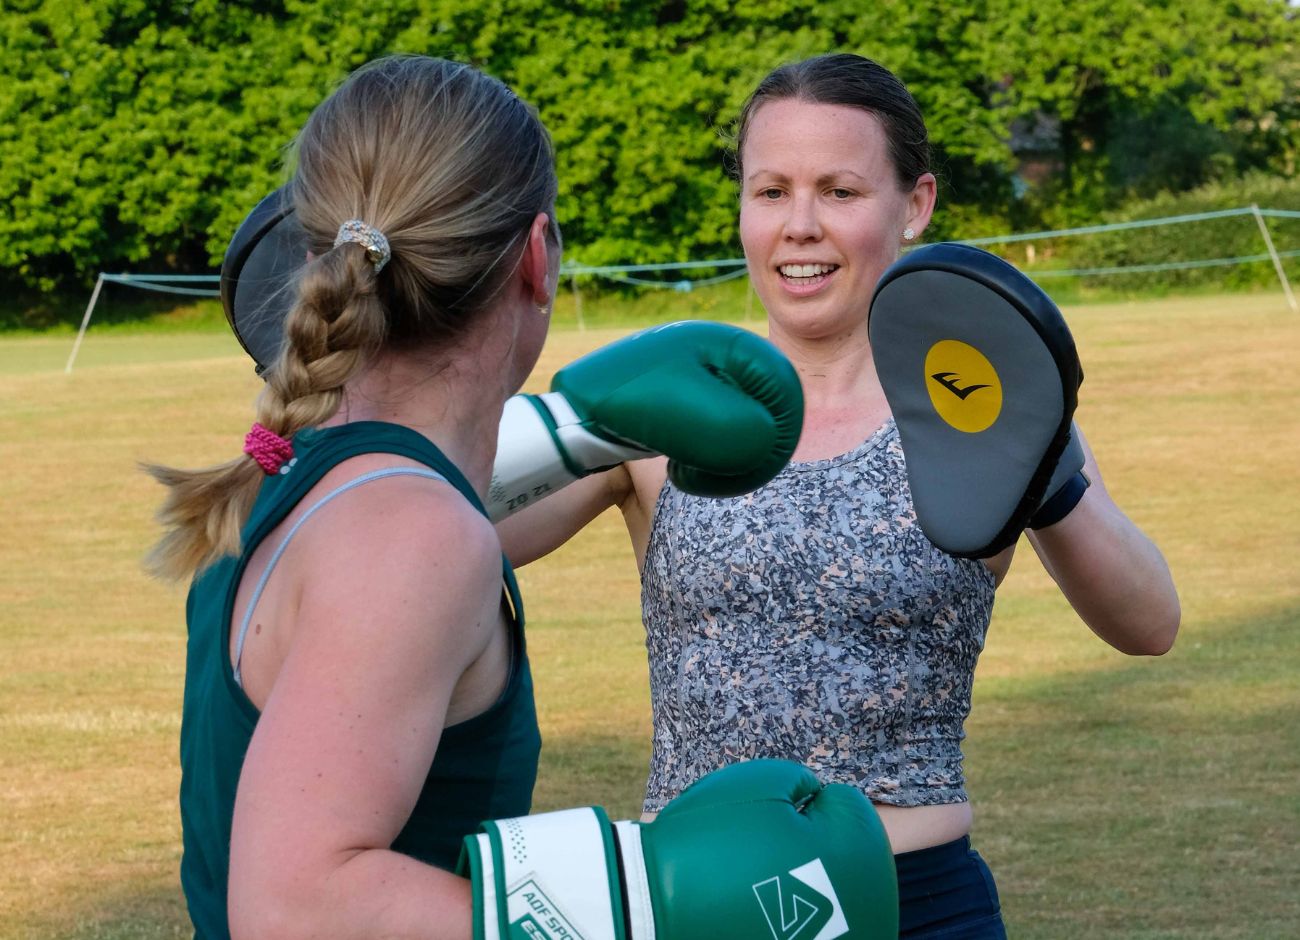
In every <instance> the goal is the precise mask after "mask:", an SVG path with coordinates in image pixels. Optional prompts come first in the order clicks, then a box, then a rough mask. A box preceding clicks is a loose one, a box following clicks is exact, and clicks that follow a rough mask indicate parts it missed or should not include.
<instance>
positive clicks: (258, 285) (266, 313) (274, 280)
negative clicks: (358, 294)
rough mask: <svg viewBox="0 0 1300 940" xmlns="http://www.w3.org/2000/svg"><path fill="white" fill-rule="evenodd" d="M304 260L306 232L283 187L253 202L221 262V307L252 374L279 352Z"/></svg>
mask: <svg viewBox="0 0 1300 940" xmlns="http://www.w3.org/2000/svg"><path fill="white" fill-rule="evenodd" d="M306 261H307V234H306V233H305V232H304V231H303V230H302V226H300V225H299V224H298V222H297V220H296V219H295V217H294V214H293V205H292V204H291V203H290V201H289V198H288V195H287V193H286V192H285V190H284V189H277V190H276V191H275V192H273V193H271V194H270V195H269V196H267V197H266V198H265V199H263V200H262V201H261V202H259V203H258V204H257V206H256V207H255V208H254V209H253V211H252V212H250V213H249V214H248V217H247V218H246V219H244V221H243V222H242V223H241V224H240V226H239V229H238V230H237V231H236V232H235V236H234V238H232V239H231V240H230V246H229V247H228V248H227V249H226V256H225V258H224V259H223V260H222V263H221V305H222V306H223V307H224V308H225V311H226V319H227V320H228V321H230V326H231V328H232V329H233V330H234V331H235V337H236V338H237V339H238V340H239V344H240V345H241V346H243V347H244V351H245V352H247V353H248V354H249V355H250V356H252V357H253V361H254V362H256V363H257V372H258V374H259V375H260V374H261V373H262V371H263V370H264V369H265V368H266V367H267V366H269V365H271V363H273V362H274V361H275V358H276V356H278V355H279V354H280V342H281V337H282V335H283V329H284V318H285V316H286V315H287V314H288V313H289V309H290V308H291V307H292V306H293V299H294V297H293V291H294V284H295V283H296V278H295V275H296V273H297V271H298V269H299V268H301V267H302V266H303V265H304V264H305V263H306Z"/></svg>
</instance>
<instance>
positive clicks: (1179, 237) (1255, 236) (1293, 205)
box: [1045, 174, 1300, 293]
mask: <svg viewBox="0 0 1300 940" xmlns="http://www.w3.org/2000/svg"><path fill="white" fill-rule="evenodd" d="M1252 204H1254V205H1258V206H1259V207H1260V208H1261V209H1285V210H1290V211H1300V180H1295V179H1283V178H1280V177H1276V176H1265V175H1262V174H1255V175H1251V176H1248V177H1245V178H1243V179H1240V180H1236V181H1233V182H1230V183H1214V184H1210V185H1208V186H1203V187H1201V188H1199V189H1195V190H1192V191H1190V192H1186V193H1178V194H1162V195H1160V196H1157V197H1156V198H1154V199H1149V200H1144V201H1142V202H1136V203H1132V204H1130V205H1128V206H1126V207H1125V208H1124V209H1123V210H1121V211H1118V212H1115V213H1112V214H1110V215H1109V216H1108V217H1107V218H1106V219H1105V221H1106V222H1131V221H1138V220H1142V219H1159V218H1167V217H1170V216H1182V215H1194V214H1199V213H1206V212H1215V211H1219V210H1224V209H1239V208H1244V207H1249V206H1250V205H1252ZM1265 223H1266V224H1267V226H1268V229H1269V232H1270V234H1271V235H1272V238H1273V243H1274V246H1275V247H1276V248H1277V250H1278V251H1279V252H1286V251H1295V250H1300V219H1278V218H1271V219H1270V218H1266V219H1265ZM1062 242H1063V245H1062V250H1061V252H1060V254H1059V256H1058V257H1057V259H1056V260H1057V262H1058V264H1059V266H1062V267H1073V268H1099V267H1112V266H1114V267H1119V266H1128V265H1146V264H1179V263H1183V262H1190V261H1199V260H1208V259H1216V258H1237V257H1248V256H1253V255H1262V254H1266V252H1267V249H1266V246H1265V243H1264V239H1263V236H1262V235H1261V234H1260V231H1259V225H1258V223H1257V222H1256V220H1255V218H1254V217H1253V216H1251V215H1242V216H1232V217H1228V218H1222V219H1210V220H1207V221H1201V222H1187V223H1180V224H1176V225H1161V226H1153V227H1149V228H1137V229H1128V230H1122V231H1116V232H1107V233H1103V234H1099V235H1085V236H1079V237H1072V238H1068V239H1063V240H1062ZM1285 268H1286V271H1287V273H1288V276H1290V277H1293V278H1296V279H1297V286H1300V257H1296V258H1289V259H1285ZM1045 283H1046V282H1045ZM1277 283H1278V281H1277V273H1276V271H1275V270H1274V268H1273V265H1272V263H1271V261H1267V260H1265V261H1260V262H1255V263H1249V264H1235V265H1229V266H1222V267H1203V268H1190V269H1182V270H1168V271H1151V272H1142V273H1137V274H1124V275H1108V276H1098V277H1086V278H1083V279H1082V286H1083V287H1084V288H1100V289H1103V290H1104V289H1115V288H1124V289H1134V288H1140V289H1141V291H1142V292H1144V293H1161V292H1165V291H1177V290H1189V289H1192V290H1196V289H1219V288H1221V289H1225V290H1241V289H1245V288H1254V287H1276V286H1277Z"/></svg>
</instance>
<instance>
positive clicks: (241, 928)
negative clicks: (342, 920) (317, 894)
mask: <svg viewBox="0 0 1300 940" xmlns="http://www.w3.org/2000/svg"><path fill="white" fill-rule="evenodd" d="M264 887H265V889H264V890H258V889H256V888H251V889H250V888H245V889H244V890H240V889H239V887H238V886H237V885H236V884H232V885H231V887H230V890H229V893H228V895H227V898H226V917H227V920H228V923H229V926H230V938H231V940H307V938H309V937H320V936H327V935H328V934H329V928H330V925H329V924H326V923H322V918H321V915H322V912H323V911H324V910H325V909H326V907H327V905H323V904H319V903H316V904H312V903H308V902H307V901H306V899H305V898H301V897H296V893H295V890H294V889H295V886H294V885H285V884H283V883H281V884H280V885H279V888H280V889H281V890H277V889H276V888H274V887H272V885H271V884H270V883H269V882H268V883H267V884H266V885H265V886H264Z"/></svg>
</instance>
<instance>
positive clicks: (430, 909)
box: [229, 849, 472, 940]
mask: <svg viewBox="0 0 1300 940" xmlns="http://www.w3.org/2000/svg"><path fill="white" fill-rule="evenodd" d="M293 865H294V862H293V860H287V862H286V867H290V866H293ZM263 874H264V875H265V874H269V872H267V871H266V870H265V869H263ZM229 913H230V932H231V937H232V940H299V938H301V940H307V938H324V937H328V938H331V940H371V938H384V940H469V938H470V936H471V934H472V931H471V901H470V884H469V882H468V881H467V880H466V879H464V878H460V877H458V876H456V875H453V874H452V873H450V872H447V871H443V870H442V869H438V868H434V867H433V866H431V865H426V864H424V863H423V862H419V861H417V860H415V859H413V858H411V857H409V856H406V855H402V854H400V853H397V852H393V851H390V850H387V849H364V850H360V851H356V852H354V853H352V854H350V855H349V856H347V857H346V859H345V860H344V861H341V862H339V863H338V864H337V865H334V866H332V867H327V868H325V869H323V870H313V869H312V868H311V867H310V866H309V865H301V864H300V865H299V867H298V868H297V869H296V871H295V873H294V874H292V875H287V874H285V873H284V872H283V870H282V872H281V874H279V875H278V876H272V877H269V878H258V877H256V876H254V877H251V878H248V877H246V878H242V879H241V878H240V877H239V872H238V871H237V870H236V869H234V868H233V867H232V870H231V878H230V895H229Z"/></svg>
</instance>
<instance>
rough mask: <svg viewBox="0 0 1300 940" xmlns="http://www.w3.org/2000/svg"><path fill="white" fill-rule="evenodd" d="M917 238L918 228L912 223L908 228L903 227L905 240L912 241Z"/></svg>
mask: <svg viewBox="0 0 1300 940" xmlns="http://www.w3.org/2000/svg"><path fill="white" fill-rule="evenodd" d="M915 239H916V229H914V228H912V226H910V225H909V226H908V227H907V228H905V229H903V241H905V242H910V241H914V240H915Z"/></svg>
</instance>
